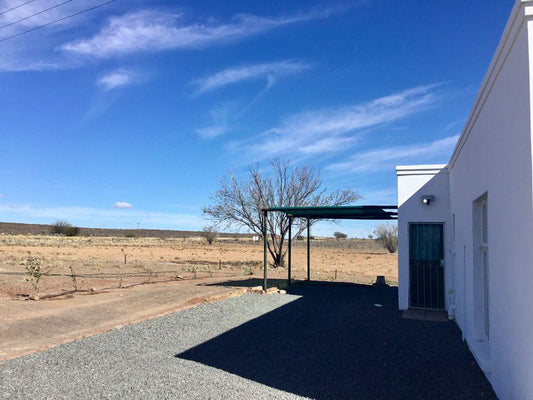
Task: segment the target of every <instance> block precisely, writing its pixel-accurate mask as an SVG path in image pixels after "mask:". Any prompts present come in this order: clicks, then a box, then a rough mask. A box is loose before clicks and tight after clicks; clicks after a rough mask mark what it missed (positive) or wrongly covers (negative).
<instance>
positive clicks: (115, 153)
mask: <svg viewBox="0 0 533 400" xmlns="http://www.w3.org/2000/svg"><path fill="white" fill-rule="evenodd" d="M26 1H27V0H26ZM26 1H24V0H9V1H8V0H0V121H1V124H0V139H1V142H0V143H1V146H2V149H3V151H2V157H1V158H0V221H11V222H26V223H51V222H53V221H54V220H56V219H58V218H61V219H67V220H69V221H70V222H71V223H73V224H76V225H80V226H93V227H116V228H136V227H137V223H139V224H140V226H141V227H144V228H161V229H201V228H202V227H203V226H205V225H207V224H208V222H206V221H205V220H204V219H203V218H202V216H201V208H202V207H203V206H205V205H207V204H209V196H210V195H211V194H212V193H214V192H215V191H216V189H217V187H218V183H219V181H220V179H221V178H222V177H223V176H224V175H226V174H227V173H228V172H231V173H235V174H236V175H243V174H244V173H245V169H246V167H247V166H248V165H250V164H253V163H260V164H264V163H265V161H266V160H268V159H272V158H274V157H279V158H283V159H290V160H292V161H293V162H294V163H295V164H308V165H313V166H315V167H319V168H321V170H322V176H323V180H324V183H325V184H326V185H327V186H328V187H330V188H331V189H336V188H352V189H357V190H358V191H359V192H360V193H361V194H363V196H364V200H362V201H361V202H360V204H364V203H366V204H374V203H378V204H380V203H381V204H396V176H395V169H394V166H395V165H397V164H417V163H423V164H427V163H445V162H447V160H448V158H449V156H450V154H451V152H452V150H453V147H454V144H455V141H456V139H457V135H458V134H460V132H461V130H462V127H463V124H464V122H465V120H466V118H467V116H468V113H469V112H470V108H471V105H472V103H473V100H474V98H475V95H476V92H477V89H478V87H479V85H480V83H481V80H482V79H483V76H484V73H485V71H486V69H487V67H488V64H489V62H490V60H491V57H492V54H493V53H494V50H495V49H496V46H497V43H498V40H499V37H500V35H501V33H502V31H503V28H504V25H505V22H506V20H507V18H508V15H509V12H510V10H511V8H512V5H513V2H512V1H511V0H497V1H496V0H492V1H485V2H483V3H482V6H480V3H479V2H476V1H464V0H447V1H441V2H428V1H419V0H416V1H415V0H405V1H393V0H376V1H371V0H367V1H351V2H347V1H338V2H336V1H291V2H287V1H269V2H259V1H256V2H252V1H224V2H221V1H183V2H169V1H159V2H158V1H150V2H148V1H144V2H143V1H135V0H129V1H126V0H118V1H116V2H113V3H111V4H109V5H107V6H105V7H101V8H98V9H95V10H93V11H91V12H87V13H84V14H80V15H78V16H76V17H73V18H69V19H65V20H64V21H62V22H60V23H57V24H53V25H50V26H48V27H45V28H42V29H38V30H35V31H33V32H31V33H27V34H23V35H20V36H18V37H13V38H11V39H9V40H4V41H2V39H3V38H8V37H10V36H12V35H15V34H17V33H20V32H23V31H26V30H29V29H32V28H34V27H38V26H40V25H42V24H45V23H48V22H50V21H54V20H57V19H59V18H62V17H65V16H69V15H71V14H74V13H76V12H78V11H81V10H84V9H87V8H90V7H93V6H96V5H98V4H101V3H102V2H103V0H73V1H70V2H66V3H65V4H62V5H60V6H58V7H55V8H53V9H51V10H49V11H46V12H42V13H40V14H38V15H36V16H34V17H32V18H27V19H24V18H26V17H28V16H29V15H32V14H35V13H39V12H40V11H42V10H45V9H47V8H49V7H52V6H54V5H58V4H60V3H62V1H60V0H56V1H51V0H34V1H31V2H29V3H28V4H26V5H24V6H21V7H18V8H16V9H14V10H11V11H8V12H5V11H6V10H9V9H11V8H13V7H16V6H18V5H20V4H22V3H25V2H26ZM336 230H341V231H344V232H347V233H349V234H350V235H351V236H360V237H361V236H363V237H364V236H366V235H367V234H368V233H371V232H372V230H373V223H367V222H343V223H341V225H340V226H336V225H334V224H324V223H323V224H320V225H318V226H317V227H316V229H315V233H316V234H319V235H330V234H331V233H332V232H333V231H336Z"/></svg>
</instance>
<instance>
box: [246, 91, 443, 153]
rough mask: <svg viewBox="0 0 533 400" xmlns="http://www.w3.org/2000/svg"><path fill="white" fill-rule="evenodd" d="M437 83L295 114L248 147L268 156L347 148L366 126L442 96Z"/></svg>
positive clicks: (402, 115)
mask: <svg viewBox="0 0 533 400" xmlns="http://www.w3.org/2000/svg"><path fill="white" fill-rule="evenodd" d="M438 86H440V84H432V85H427V86H418V87H414V88H411V89H407V90H403V91H400V92H396V93H394V94H392V95H390V96H385V97H380V98H378V99H375V100H372V101H370V102H368V103H364V104H358V105H352V106H344V107H340V108H337V109H327V110H315V111H307V112H302V113H299V114H296V115H293V116H291V117H290V118H288V119H287V120H286V121H285V122H284V123H283V124H282V125H281V126H279V127H276V128H273V129H270V130H268V131H267V132H264V133H263V134H261V135H260V137H259V138H254V141H253V142H254V143H257V141H258V139H259V143H258V144H252V145H249V146H248V150H250V151H252V152H253V153H254V154H261V155H262V156H263V157H265V158H267V157H272V156H277V155H281V154H284V153H291V154H300V155H312V154H317V153H324V152H334V151H338V150H340V149H346V146H347V145H349V144H353V143H355V142H356V141H357V133H358V132H360V131H362V130H363V129H366V128H371V127H375V126H378V125H382V124H385V123H390V122H393V121H397V120H400V119H402V118H406V117H408V116H410V115H413V114H416V113H419V112H421V111H423V110H427V109H428V108H430V107H431V106H433V105H434V104H435V103H436V102H437V100H438V99H439V95H438V94H437V93H436V88H437V87H438ZM244 146H246V144H244Z"/></svg>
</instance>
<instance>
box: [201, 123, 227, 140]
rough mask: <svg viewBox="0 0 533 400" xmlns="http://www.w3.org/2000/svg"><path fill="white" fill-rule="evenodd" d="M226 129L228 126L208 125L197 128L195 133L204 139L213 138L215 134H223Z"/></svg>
mask: <svg viewBox="0 0 533 400" xmlns="http://www.w3.org/2000/svg"><path fill="white" fill-rule="evenodd" d="M227 131H228V127H227V126H224V125H220V126H208V127H205V128H201V129H198V130H197V131H196V133H197V134H198V135H199V136H201V137H203V138H204V139H213V138H215V137H217V136H220V135H223V134H224V133H226V132H227Z"/></svg>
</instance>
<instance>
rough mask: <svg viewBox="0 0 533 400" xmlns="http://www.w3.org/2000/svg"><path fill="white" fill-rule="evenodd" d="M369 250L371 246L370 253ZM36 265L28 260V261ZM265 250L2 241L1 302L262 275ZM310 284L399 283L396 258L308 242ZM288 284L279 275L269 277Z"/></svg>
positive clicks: (242, 244) (180, 242)
mask: <svg viewBox="0 0 533 400" xmlns="http://www.w3.org/2000/svg"><path fill="white" fill-rule="evenodd" d="M369 247H370V246H369ZM32 260H33V261H32ZM262 260H263V247H262V244H261V243H252V242H248V241H228V240H226V241H223V240H220V241H217V242H215V243H214V244H212V245H208V244H207V243H205V241H202V240H201V239H194V238H187V239H159V238H137V239H136V238H131V239H128V238H102V237H93V238H87V237H74V238H67V237H54V236H40V235H35V236H29V235H2V236H0V297H8V298H14V297H19V296H24V295H25V296H27V295H31V294H36V293H37V294H38V295H39V296H41V297H43V296H46V295H50V294H57V293H61V292H64V291H72V290H75V289H77V290H90V289H91V288H93V289H96V290H101V289H112V288H119V287H125V286H130V285H136V284H142V283H146V282H154V281H170V280H182V279H192V278H207V277H226V276H244V275H262V271H261V270H262ZM311 260H312V261H311V271H312V274H311V275H312V279H317V280H339V281H348V282H357V283H370V282H373V281H375V279H376V276H377V275H384V276H385V277H386V279H387V280H388V281H389V282H391V283H393V284H394V283H396V282H397V255H396V254H388V253H384V252H382V251H381V252H380V250H379V249H378V252H377V251H376V250H375V246H374V249H372V248H370V249H364V248H363V249H361V246H357V247H356V246H354V243H352V242H350V241H349V240H348V241H338V242H324V243H322V242H318V241H316V242H312V245H311ZM32 262H33V263H35V262H37V263H39V264H40V265H41V271H42V273H43V275H42V277H41V279H40V281H39V283H38V285H37V291H36V290H35V287H34V286H33V285H32V284H31V282H29V281H27V278H28V276H27V275H26V268H27V267H28V266H29V264H31V263H32ZM305 268H306V249H305V243H302V242H300V243H296V244H295V246H294V251H293V277H294V278H296V279H304V277H305ZM269 275H270V276H272V277H279V278H281V277H286V276H287V272H286V271H285V270H284V269H277V270H271V271H269Z"/></svg>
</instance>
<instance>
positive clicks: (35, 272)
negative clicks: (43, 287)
mask: <svg viewBox="0 0 533 400" xmlns="http://www.w3.org/2000/svg"><path fill="white" fill-rule="evenodd" d="M25 264H26V279H25V280H26V282H30V283H31V285H32V286H33V289H34V290H35V291H36V292H38V291H39V281H40V280H41V277H42V276H43V260H42V259H41V258H39V257H35V256H32V255H28V257H27V258H26V263H25Z"/></svg>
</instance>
